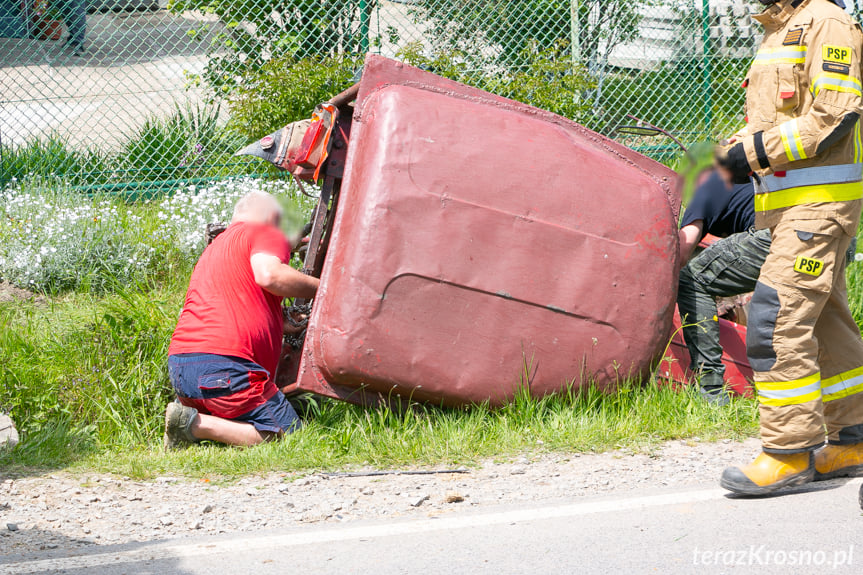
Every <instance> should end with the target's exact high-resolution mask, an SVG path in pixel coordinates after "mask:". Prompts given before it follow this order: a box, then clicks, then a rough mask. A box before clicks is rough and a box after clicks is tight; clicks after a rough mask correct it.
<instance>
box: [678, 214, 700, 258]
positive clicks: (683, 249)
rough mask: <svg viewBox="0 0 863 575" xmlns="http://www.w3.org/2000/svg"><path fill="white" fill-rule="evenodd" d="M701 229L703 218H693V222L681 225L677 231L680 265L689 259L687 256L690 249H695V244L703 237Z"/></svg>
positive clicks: (689, 253)
mask: <svg viewBox="0 0 863 575" xmlns="http://www.w3.org/2000/svg"><path fill="white" fill-rule="evenodd" d="M703 231H704V220H695V221H694V222H692V223H690V224H687V225H685V226H683V227H682V228H680V231H679V232H677V237H678V238H679V239H680V265H681V267H682V266H684V265H686V262H688V261H689V256H691V255H692V251H693V250H694V249H695V246H697V245H698V242H700V241H701V238H702V237H703V236H702V233H703Z"/></svg>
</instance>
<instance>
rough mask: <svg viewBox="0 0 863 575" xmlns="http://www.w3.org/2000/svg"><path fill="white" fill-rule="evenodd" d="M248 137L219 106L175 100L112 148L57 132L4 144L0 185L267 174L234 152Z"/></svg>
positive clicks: (67, 184)
mask: <svg viewBox="0 0 863 575" xmlns="http://www.w3.org/2000/svg"><path fill="white" fill-rule="evenodd" d="M245 141H246V140H245V139H244V138H243V136H241V135H240V134H239V132H238V131H236V130H234V129H231V128H228V127H227V126H226V125H225V122H223V121H222V118H221V112H220V108H219V107H218V106H214V105H202V104H193V103H185V104H179V103H177V104H175V105H174V108H173V110H172V111H171V113H169V114H167V115H165V114H160V115H153V116H151V117H150V118H148V119H147V120H146V121H145V122H144V124H143V125H142V126H141V127H140V128H138V129H137V130H136V131H134V132H133V133H131V134H129V135H128V138H127V139H126V140H125V142H123V143H122V145H120V146H119V147H118V148H117V150H116V151H113V152H107V151H103V150H100V149H97V148H95V147H84V148H82V147H80V146H77V145H74V144H73V143H70V142H69V141H68V140H67V139H66V138H64V137H62V136H60V135H58V134H49V135H47V136H44V137H38V138H34V139H32V140H30V141H29V142H27V143H26V144H25V145H22V146H13V145H10V144H0V187H3V186H4V185H7V184H9V183H11V182H13V181H18V182H24V181H29V182H37V183H40V184H44V183H46V182H48V183H51V182H53V183H55V184H57V185H59V186H61V187H70V186H71V187H84V188H87V189H92V188H94V187H98V186H103V185H106V184H114V185H118V184H124V183H129V182H164V181H166V180H167V181H171V180H178V179H192V178H218V177H224V176H236V175H243V174H252V173H256V172H266V170H265V169H264V168H263V167H262V166H261V165H260V163H258V162H251V161H249V160H248V159H246V158H238V157H236V156H234V152H236V151H237V150H239V149H240V148H241V147H243V145H245Z"/></svg>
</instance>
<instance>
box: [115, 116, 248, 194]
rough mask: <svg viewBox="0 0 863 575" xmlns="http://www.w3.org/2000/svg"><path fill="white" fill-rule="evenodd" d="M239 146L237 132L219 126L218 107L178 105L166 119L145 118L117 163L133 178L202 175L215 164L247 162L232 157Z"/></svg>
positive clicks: (170, 178)
mask: <svg viewBox="0 0 863 575" xmlns="http://www.w3.org/2000/svg"><path fill="white" fill-rule="evenodd" d="M240 147H242V140H241V139H240V138H239V137H238V135H237V134H236V133H234V132H232V131H231V130H230V129H227V128H225V127H223V126H222V125H221V122H220V108H219V107H218V106H212V105H200V104H195V105H193V104H186V105H185V107H183V106H180V105H179V104H177V105H176V106H175V108H174V111H173V113H172V114H171V115H170V116H168V117H167V118H162V117H159V116H152V117H150V118H148V119H147V120H146V121H145V122H144V125H143V126H141V128H140V129H139V130H138V131H137V132H135V134H133V135H132V137H131V138H130V139H129V141H128V142H127V143H126V144H125V146H124V147H123V151H122V153H121V155H120V157H119V158H118V163H119V164H120V166H121V167H122V169H123V170H124V171H125V172H126V173H128V174H130V175H131V178H132V179H133V180H134V181H163V180H174V179H178V178H191V177H201V176H206V175H208V174H209V173H210V171H211V169H212V167H214V166H220V165H224V164H233V165H236V166H242V165H243V164H246V163H247V161H246V160H244V159H239V158H236V157H234V156H233V154H234V152H236V151H237V150H238V149H239V148H240ZM239 171H240V172H242V170H239ZM235 173H236V172H235Z"/></svg>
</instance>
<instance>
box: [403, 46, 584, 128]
mask: <svg viewBox="0 0 863 575" xmlns="http://www.w3.org/2000/svg"><path fill="white" fill-rule="evenodd" d="M397 56H398V57H399V58H401V59H403V60H404V61H405V62H407V63H408V64H411V65H414V66H418V67H421V68H424V69H426V70H430V71H432V72H434V73H436V74H438V75H441V76H444V77H447V78H451V79H453V80H456V81H458V82H462V83H465V84H469V85H472V86H476V87H477V88H480V89H482V90H486V91H488V92H492V93H494V94H498V95H500V96H504V97H506V98H510V99H513V100H517V101H519V102H524V103H526V104H530V105H532V106H536V107H537V108H542V109H544V110H549V111H551V112H554V113H556V114H559V115H561V116H564V117H566V118H570V119H580V118H582V117H583V116H584V115H585V114H586V113H587V111H588V110H589V105H588V103H587V102H585V101H584V100H583V99H581V98H580V94H581V93H583V92H584V91H585V90H588V89H590V88H591V87H592V86H593V84H592V82H591V81H590V79H589V77H588V76H587V74H586V73H585V70H584V68H582V67H581V66H576V65H573V63H572V59H571V57H570V56H569V54H568V53H567V52H566V45H565V43H563V42H560V43H558V44H556V45H553V46H552V47H550V48H546V49H541V48H540V47H539V45H538V44H536V43H529V44H528V46H526V47H525V48H524V50H522V53H521V54H520V56H519V58H520V60H521V61H522V62H523V63H524V64H523V65H522V66H519V67H516V68H513V69H510V70H504V71H495V72H493V73H492V72H482V71H476V70H472V69H470V68H469V67H468V66H467V64H466V63H465V62H464V60H463V58H462V53H461V52H458V51H438V52H436V53H435V54H434V55H433V56H427V55H425V51H424V49H423V46H422V45H421V44H419V43H409V44H407V45H406V46H405V47H404V48H403V49H402V50H400V51H399V53H398V54H397Z"/></svg>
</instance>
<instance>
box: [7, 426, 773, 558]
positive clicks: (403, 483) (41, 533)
mask: <svg viewBox="0 0 863 575" xmlns="http://www.w3.org/2000/svg"><path fill="white" fill-rule="evenodd" d="M537 449H541V446H540V445H538V446H537ZM759 451H760V442H759V441H758V440H757V439H747V440H746V441H744V442H741V443H738V442H733V441H730V440H723V441H720V442H717V443H709V442H701V441H699V440H698V439H697V438H693V439H688V440H679V441H669V442H667V443H665V444H662V445H660V446H657V447H656V448H655V449H654V450H652V451H651V452H650V453H629V452H626V451H611V452H607V453H597V454H594V453H556V452H555V453H542V452H540V453H529V452H528V453H524V454H523V455H521V456H516V457H513V458H512V459H509V458H507V460H506V461H496V460H484V461H482V462H480V464H479V465H477V466H476V467H473V468H470V469H465V468H457V469H454V470H451V469H447V468H445V467H441V468H437V469H436V470H437V471H440V470H443V471H451V472H449V473H428V471H435V470H428V471H427V474H425V475H407V474H381V471H379V470H376V469H368V470H365V471H366V473H363V470H359V471H358V472H355V473H351V474H339V473H334V474H327V473H314V474H311V475H304V474H287V473H271V474H267V475H263V476H249V477H244V478H242V479H240V480H238V481H237V482H236V483H234V484H231V485H220V484H217V483H215V482H214V483H210V481H209V480H208V479H203V480H200V479H199V480H196V479H191V478H185V477H176V476H166V477H157V478H156V479H155V480H153V481H137V480H134V479H131V478H129V477H118V476H113V475H107V474H104V473H102V474H90V475H81V474H73V473H69V472H59V473H56V474H53V475H45V476H36V477H26V476H25V477H17V476H9V475H7V476H6V477H4V473H3V470H2V469H0V549H4V548H5V549H6V550H7V551H8V552H11V553H34V552H37V551H39V550H41V549H53V548H57V547H58V546H59V547H62V548H63V549H74V548H79V547H86V546H90V545H94V546H98V545H106V544H118V543H130V542H134V541H156V540H161V539H173V538H179V537H190V536H195V535H202V534H212V535H215V534H219V533H239V532H254V531H261V530H272V529H278V528H282V527H293V526H299V525H307V524H329V523H345V522H351V521H357V520H381V519H388V518H391V517H441V516H446V515H448V514H451V513H455V512H457V511H460V510H462V509H482V510H485V509H493V508H495V506H501V505H504V506H505V505H553V504H555V503H556V502H572V501H573V500H574V499H575V500H577V499H579V498H581V497H584V498H585V499H587V498H590V497H594V496H602V495H626V494H633V493H652V492H654V490H659V489H685V488H695V487H710V488H715V487H716V486H717V482H718V480H719V475H720V473H721V472H722V469H723V468H724V467H726V466H728V465H733V464H740V463H745V462H747V461H750V460H751V459H752V457H754V456H755V455H756V454H757V453H758V452H759ZM9 525H12V527H9Z"/></svg>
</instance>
